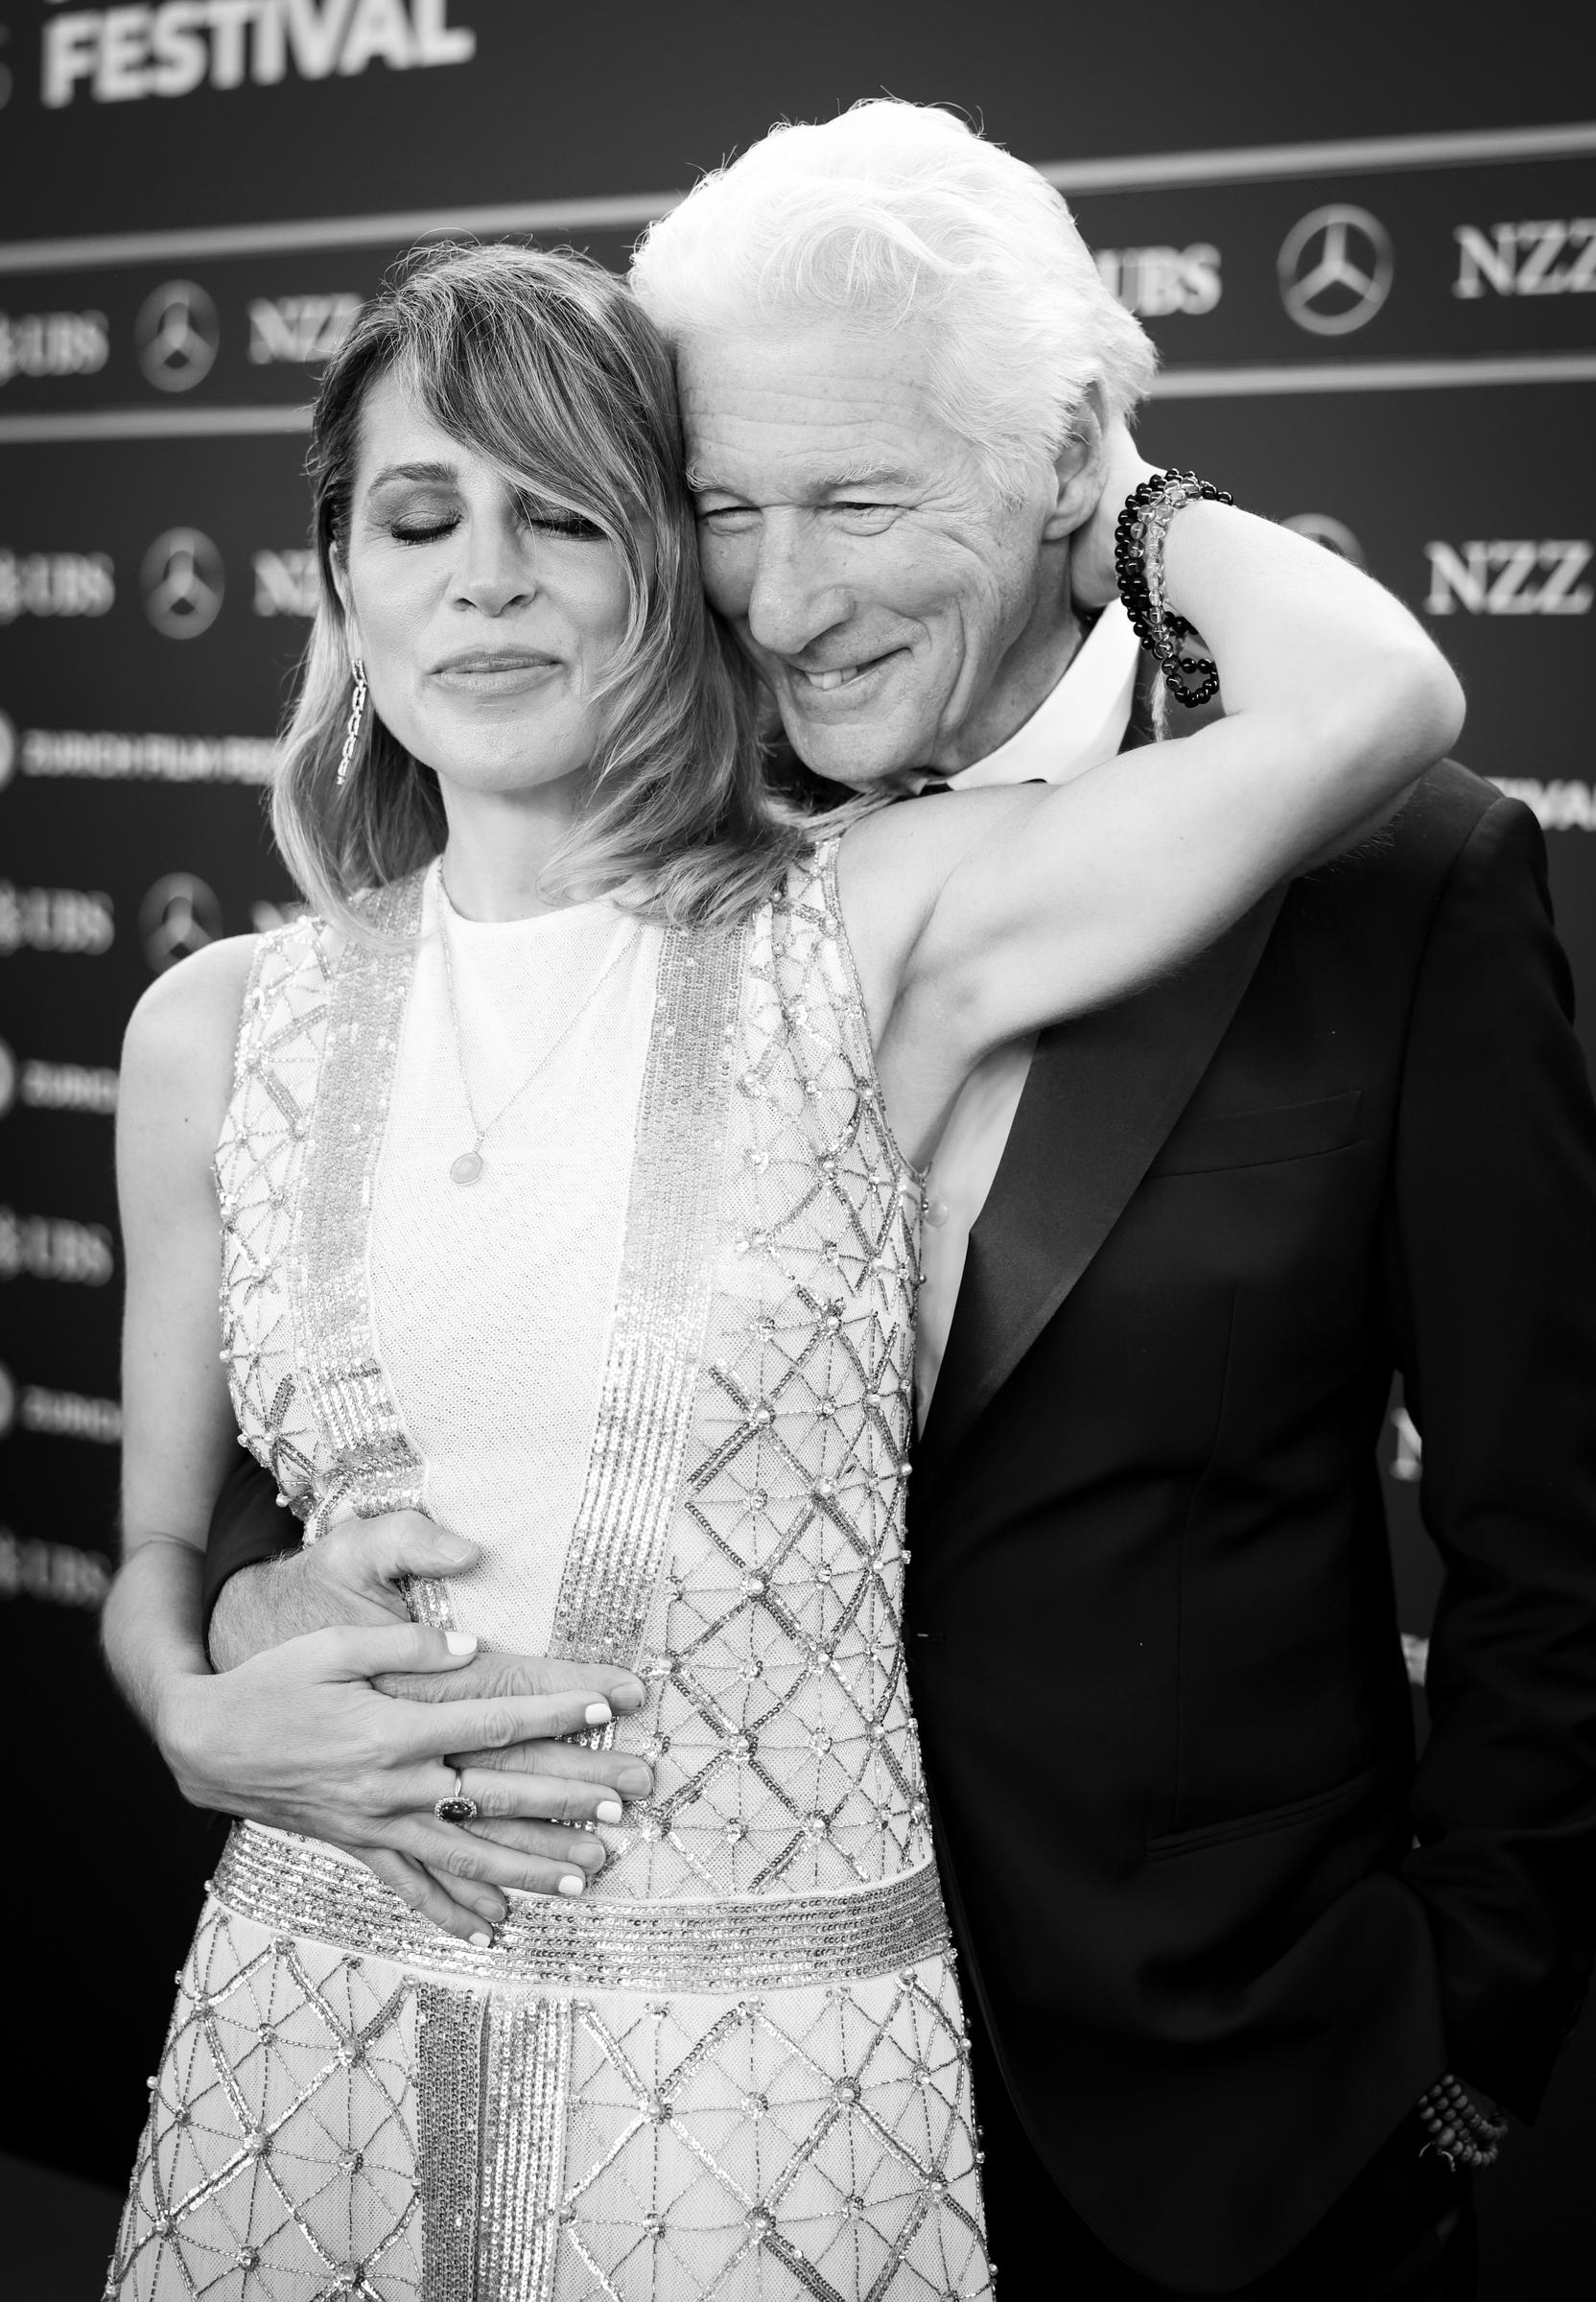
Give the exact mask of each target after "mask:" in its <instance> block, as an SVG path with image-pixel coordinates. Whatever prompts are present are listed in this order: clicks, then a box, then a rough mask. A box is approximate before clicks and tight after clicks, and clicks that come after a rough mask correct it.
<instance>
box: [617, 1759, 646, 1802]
mask: <svg viewBox="0 0 1596 2302" xmlns="http://www.w3.org/2000/svg"><path fill="white" fill-rule="evenodd" d="M653 1787H654V1777H653V1776H652V1774H650V1773H649V1772H648V1770H647V1768H646V1767H636V1766H633V1767H623V1768H622V1771H621V1780H620V1781H619V1782H618V1783H617V1784H616V1789H617V1790H618V1791H619V1792H620V1793H621V1795H622V1797H623V1798H646V1797H647V1796H648V1794H649V1792H650V1791H651V1790H652V1789H653Z"/></svg>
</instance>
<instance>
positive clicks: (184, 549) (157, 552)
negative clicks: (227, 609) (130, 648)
mask: <svg viewBox="0 0 1596 2302" xmlns="http://www.w3.org/2000/svg"><path fill="white" fill-rule="evenodd" d="M140 580H141V581H142V583H143V585H144V612H145V614H146V615H147V616H148V617H149V619H150V621H151V622H152V623H153V625H154V626H155V629H156V630H157V631H158V632H159V633H160V635H161V637H162V638H163V639H167V640H197V639H198V638H199V634H200V633H201V632H202V631H209V629H210V627H211V625H212V624H213V623H214V622H216V619H217V617H218V616H219V615H220V614H221V612H222V600H223V594H224V593H225V591H226V588H227V579H226V575H225V574H224V572H223V566H222V554H221V552H219V551H218V550H217V548H216V546H215V545H214V544H213V543H212V542H211V539H210V537H209V536H208V535H202V534H201V533H200V531H199V529H198V528H169V529H167V531H166V533H165V534H164V535H157V536H156V538H155V540H154V542H153V544H152V545H151V547H150V549H149V551H148V552H146V553H145V554H144V566H143V569H142V570H141V572H140Z"/></svg>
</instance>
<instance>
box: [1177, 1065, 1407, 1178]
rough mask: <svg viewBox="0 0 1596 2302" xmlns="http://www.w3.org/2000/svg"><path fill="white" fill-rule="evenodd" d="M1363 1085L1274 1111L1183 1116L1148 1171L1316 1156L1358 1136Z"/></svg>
mask: <svg viewBox="0 0 1596 2302" xmlns="http://www.w3.org/2000/svg"><path fill="white" fill-rule="evenodd" d="M1362 1102H1363V1090H1362V1089H1361V1088H1357V1087H1350V1088H1348V1089H1347V1090H1346V1091H1345V1092H1343V1093H1341V1094H1338V1095H1324V1096H1321V1097H1320V1099H1319V1100H1318V1101H1317V1102H1314V1103H1284V1104H1280V1105H1278V1106H1277V1107H1276V1108H1275V1109H1273V1110H1270V1111H1233V1112H1232V1111H1227V1112H1216V1113H1214V1114H1212V1115H1211V1116H1208V1117H1204V1118H1191V1119H1185V1120H1182V1121H1181V1122H1180V1124H1179V1125H1177V1127H1176V1129H1175V1132H1174V1134H1173V1135H1171V1137H1170V1138H1169V1139H1168V1141H1167V1142H1166V1143H1165V1144H1164V1146H1163V1149H1162V1151H1161V1152H1160V1153H1159V1156H1158V1158H1157V1159H1156V1160H1155V1161H1154V1162H1153V1163H1152V1165H1151V1166H1150V1167H1149V1168H1148V1170H1147V1172H1148V1174H1149V1175H1150V1176H1153V1175H1202V1174H1206V1173H1209V1172H1211V1171H1212V1170H1213V1169H1215V1168H1219V1167H1262V1166H1268V1165H1271V1164H1273V1163H1276V1162H1277V1161H1280V1160H1287V1159H1312V1158H1314V1157H1316V1156H1317V1155H1318V1154H1319V1153H1321V1152H1325V1151H1340V1150H1342V1149H1344V1148H1345V1146H1346V1145H1347V1144H1348V1143H1350V1142H1352V1141H1353V1140H1354V1139H1355V1138H1356V1136H1357V1129H1358V1111H1359V1107H1360V1106H1361V1104H1362Z"/></svg>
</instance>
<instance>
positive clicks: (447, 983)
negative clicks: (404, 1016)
mask: <svg viewBox="0 0 1596 2302" xmlns="http://www.w3.org/2000/svg"><path fill="white" fill-rule="evenodd" d="M437 891H438V894H439V896H440V897H441V899H442V900H441V902H440V904H439V905H438V915H437V928H438V935H439V938H440V940H441V942H442V945H443V981H444V987H445V989H446V990H447V992H448V994H449V1022H450V1026H451V1029H452V1030H453V1032H454V1038H455V1062H456V1065H457V1067H458V1070H459V1075H460V1092H461V1093H462V1094H463V1095H464V1097H465V1111H466V1116H467V1117H468V1118H469V1119H470V1121H471V1137H472V1140H471V1148H470V1150H469V1151H462V1152H461V1153H460V1155H459V1157H458V1159H457V1160H456V1161H455V1162H454V1163H452V1165H451V1166H450V1169H449V1180H450V1181H451V1182H452V1183H458V1184H461V1185H464V1184H471V1183H475V1182H476V1181H477V1180H478V1178H479V1177H480V1176H481V1172H482V1167H483V1164H484V1162H483V1159H482V1145H483V1143H484V1142H485V1141H486V1140H487V1138H488V1137H489V1135H491V1134H492V1132H493V1130H494V1128H495V1127H497V1126H498V1124H499V1122H500V1120H501V1119H502V1118H504V1117H505V1116H507V1115H508V1113H510V1112H511V1111H513V1110H514V1108H515V1106H516V1104H518V1103H519V1102H520V1100H521V1098H522V1096H523V1095H524V1094H525V1093H526V1092H527V1090H528V1088H529V1087H530V1086H531V1084H532V1081H533V1080H534V1079H535V1078H536V1077H537V1075H538V1073H539V1071H541V1070H542V1069H543V1067H544V1065H545V1064H546V1063H548V1062H549V1060H550V1059H551V1057H552V1056H553V1055H555V1054H556V1053H557V1052H558V1050H559V1049H560V1048H561V1047H562V1046H563V1045H564V1044H565V1042H566V1041H567V1040H568V1039H569V1038H570V1037H571V1034H572V1032H573V1031H575V1028H576V1025H577V1024H578V1023H579V1022H581V1020H582V1018H583V1016H584V1015H585V1014H586V1013H587V1011H588V1009H589V1008H590V1007H591V1006H592V1004H593V1002H594V1000H595V999H596V998H598V997H599V993H600V991H602V989H603V988H604V985H605V984H606V983H607V982H608V981H609V979H610V977H611V975H614V973H615V971H616V969H617V968H618V967H619V966H620V965H621V962H622V959H623V958H624V957H625V956H626V953H627V952H628V951H630V950H631V948H632V944H633V941H634V939H635V935H636V928H635V926H634V928H633V931H632V933H631V934H629V935H627V936H626V937H625V939H624V940H623V941H622V944H621V945H620V947H619V949H618V950H617V951H616V952H615V955H614V956H613V958H612V959H611V960H610V961H609V963H608V965H607V966H606V967H605V968H604V970H603V972H602V973H601V974H600V975H599V977H598V978H597V980H596V981H595V982H594V984H593V987H592V989H591V990H590V991H589V992H588V994H587V996H586V998H584V999H583V1000H582V1003H581V1005H580V1006H579V1007H578V1008H577V1009H576V1012H575V1015H573V1016H572V1018H571V1019H570V1021H569V1022H567V1023H565V1024H564V1025H562V1027H561V1028H560V1030H559V1031H557V1032H556V1033H555V1035H554V1037H553V1038H552V1040H551V1041H550V1043H549V1045H547V1046H546V1047H545V1048H544V1050H543V1053H542V1054H541V1055H540V1056H539V1057H538V1059H537V1061H536V1063H534V1064H533V1066H532V1068H531V1069H530V1070H529V1071H528V1073H527V1076H526V1078H525V1079H523V1080H522V1082H521V1085H520V1086H519V1087H518V1088H517V1089H516V1091H515V1092H514V1094H513V1095H511V1097H510V1099H509V1101H508V1102H507V1103H502V1104H501V1105H500V1107H499V1109H498V1110H497V1111H496V1112H495V1113H494V1115H493V1116H492V1118H491V1119H487V1120H482V1119H480V1118H478V1116H477V1106H476V1104H475V1103H474V1102H473V1101H472V1099H471V1081H470V1080H469V1078H468V1077H467V1076H466V1069H465V1033H464V1032H463V1030H462V1029H461V1028H460V1011H459V1004H458V1000H457V999H456V997H455V965H454V960H453V958H452V956H451V954H450V950H449V920H448V914H449V913H450V912H451V911H452V910H453V909H454V907H455V906H454V904H452V903H451V902H450V901H449V890H448V889H447V887H445V885H444V884H443V872H442V868H441V866H440V867H439V870H438V875H437Z"/></svg>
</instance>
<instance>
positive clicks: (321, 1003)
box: [215, 919, 337, 1516]
mask: <svg viewBox="0 0 1596 2302" xmlns="http://www.w3.org/2000/svg"><path fill="white" fill-rule="evenodd" d="M336 950H337V943H336V938H335V937H334V936H333V934H332V931H331V930H330V929H328V928H326V927H325V926H324V925H322V924H321V923H320V922H318V921H316V920H310V919H304V920H296V921H294V922H293V924H292V925H290V926H289V927H286V928H278V929H277V930H276V931H275V932H274V933H272V934H270V935H268V936H265V937H264V938H263V939H262V943H261V948H260V951H259V952H258V953H257V954H256V958H255V964H254V967H253V969H252V970H251V973H250V978H249V988H248V991H247V993H246V998H245V1006H244V1015H243V1019H242V1022H241V1024H240V1028H239V1039H238V1052H237V1056H236V1059H235V1063H234V1070H233V1095H232V1100H231V1102H230V1103H229V1104H228V1107H227V1115H226V1117H225V1119H224V1120H223V1128H222V1136H221V1140H220V1142H219V1143H218V1146H217V1153H216V1162H215V1174H216V1187H217V1195H218V1198H219V1200H220V1203H221V1210H222V1358H223V1365H224V1366H225V1367H226V1370H227V1380H228V1385H229V1387H230V1389H231V1392H232V1398H233V1412H234V1415H235V1416H236V1418H237V1421H238V1426H239V1430H240V1432H241V1433H242V1434H243V1438H244V1442H245V1444H246V1445H247V1446H248V1447H249V1448H250V1450H251V1451H252V1452H253V1453H254V1454H255V1455H256V1456H258V1457H259V1459H260V1461H261V1462H262V1463H263V1464H264V1465H265V1466H266V1468H268V1469H269V1470H270V1473H271V1475H272V1477H273V1478H274V1479H275V1480H276V1482H277V1491H278V1492H279V1493H280V1494H281V1495H283V1496H285V1497H286V1498H287V1500H288V1501H289V1502H290V1503H292V1504H293V1505H294V1506H295V1507H296V1509H297V1510H298V1512H299V1514H300V1515H301V1516H303V1515H305V1514H306V1513H307V1512H308V1511H309V1509H310V1508H311V1500H312V1496H313V1492H314V1488H315V1484H316V1480H317V1473H318V1469H319V1468H322V1467H323V1466H322V1464H321V1461H320V1458H321V1457H324V1455H325V1452H326V1449H325V1446H324V1445H321V1446H319V1448H318V1433H317V1427H316V1423H315V1421H314V1419H313V1418H312V1415H311V1412H310V1407H309V1402H308V1400H307V1398H306V1397H305V1392H304V1386H303V1383H302V1381H301V1379H300V1374H299V1368H298V1362H297V1357H296V1353H295V1348H294V1333H293V1313H292V1309H291V1304H290V1297H289V1289H288V1276H287V1274H288V1257H289V1250H290V1245H291V1242H292V1238H293V1219H294V1209H295V1204H296V1198H297V1193H298V1190H299V1186H300V1183H301V1180H302V1178H303V1174H304V1166H305V1155H306V1149H307V1146H308V1143H309V1140H310V1131H311V1120H312V1115H313V1112H314V1110H315V1106H316V1092H317V1082H318V1080H319V1078H320V1071H321V1052H322V1046H323V1044H324V1041H325V1037H326V1028H327V1018H328V1008H329V1001H330V997H331V981H332V968H333V959H334V956H335V954H336Z"/></svg>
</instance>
